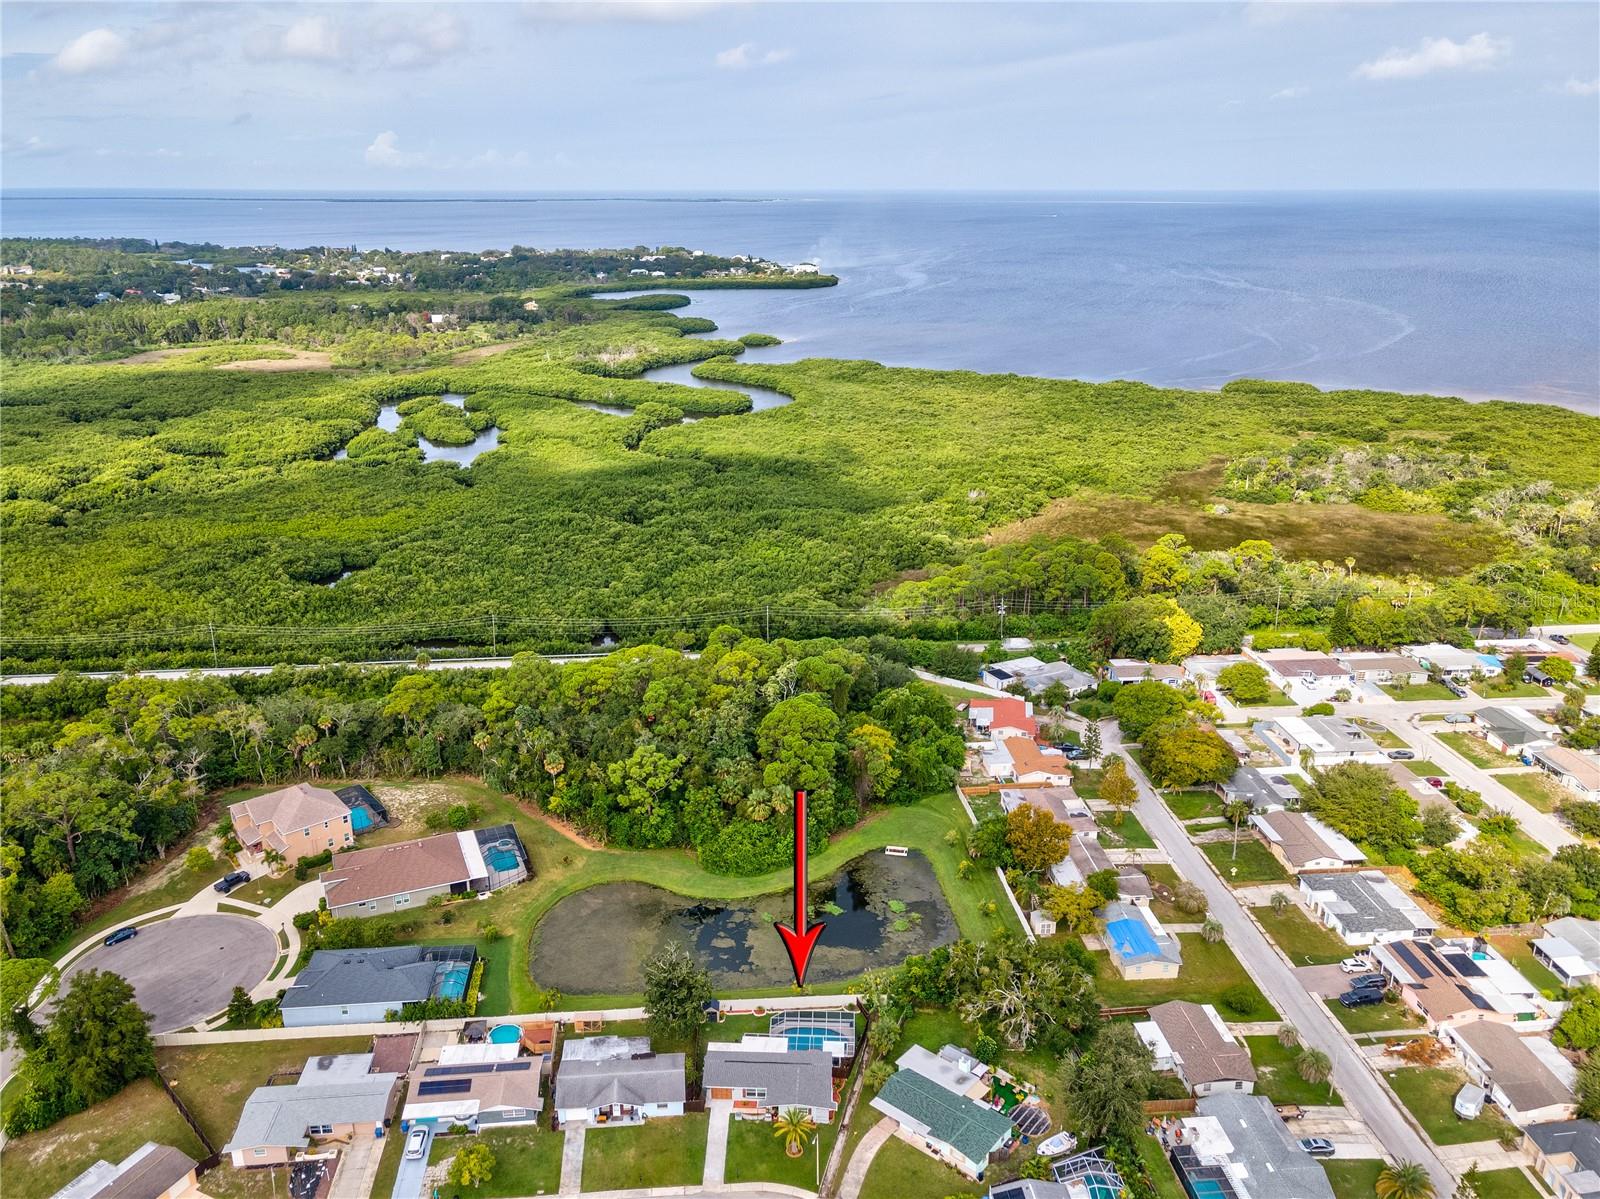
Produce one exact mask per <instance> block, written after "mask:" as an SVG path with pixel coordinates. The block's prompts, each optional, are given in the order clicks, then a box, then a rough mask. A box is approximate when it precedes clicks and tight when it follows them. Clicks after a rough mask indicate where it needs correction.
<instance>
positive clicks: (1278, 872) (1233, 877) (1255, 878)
mask: <svg viewBox="0 0 1600 1199" xmlns="http://www.w3.org/2000/svg"><path fill="white" fill-rule="evenodd" d="M1200 852H1201V853H1203V854H1205V855H1206V857H1208V858H1210V859H1211V864H1212V865H1213V866H1215V867H1216V868H1217V873H1218V874H1220V875H1222V878H1223V881H1224V882H1227V883H1229V884H1231V885H1233V886H1235V887H1244V886H1249V885H1251V884H1254V883H1281V882H1286V881H1288V878H1289V872H1288V871H1287V870H1285V869H1284V868H1283V863H1282V862H1280V861H1278V859H1277V858H1275V857H1273V856H1272V853H1271V852H1270V851H1269V850H1268V849H1267V847H1266V846H1265V845H1263V844H1261V842H1260V841H1257V840H1256V839H1255V838H1254V837H1247V836H1245V835H1244V834H1243V833H1241V834H1240V835H1239V852H1238V853H1237V854H1235V853H1234V847H1233V843H1232V842H1231V841H1213V842H1211V843H1210V844H1207V845H1202V846H1201V847H1200Z"/></svg>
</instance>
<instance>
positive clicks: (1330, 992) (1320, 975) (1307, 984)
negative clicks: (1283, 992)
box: [1294, 949, 1356, 999]
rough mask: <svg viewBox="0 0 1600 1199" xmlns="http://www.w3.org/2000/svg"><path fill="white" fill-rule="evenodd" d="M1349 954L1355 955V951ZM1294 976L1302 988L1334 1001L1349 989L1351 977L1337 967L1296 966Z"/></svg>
mask: <svg viewBox="0 0 1600 1199" xmlns="http://www.w3.org/2000/svg"><path fill="white" fill-rule="evenodd" d="M1350 952H1351V953H1355V952H1356V950H1354V949H1352V950H1351V951H1350ZM1294 976H1295V977H1296V978H1298V979H1299V980H1300V985H1301V986H1302V987H1304V988H1305V989H1306V990H1308V991H1310V992H1311V993H1312V994H1313V995H1321V996H1322V997H1323V998H1324V999H1336V998H1338V997H1339V996H1340V995H1343V994H1344V993H1345V992H1346V991H1348V990H1349V989H1350V979H1351V978H1352V977H1353V976H1352V975H1349V974H1346V973H1345V972H1344V971H1343V970H1341V969H1339V967H1337V966H1296V967H1295V968H1294Z"/></svg>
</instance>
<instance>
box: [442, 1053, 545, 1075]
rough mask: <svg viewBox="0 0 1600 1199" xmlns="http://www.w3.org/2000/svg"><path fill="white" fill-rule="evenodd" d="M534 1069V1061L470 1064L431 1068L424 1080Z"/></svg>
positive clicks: (519, 1060) (530, 1059)
mask: <svg viewBox="0 0 1600 1199" xmlns="http://www.w3.org/2000/svg"><path fill="white" fill-rule="evenodd" d="M531 1069H533V1059H532V1058H531V1057H530V1058H518V1059H517V1060H515V1061H510V1062H469V1063H467V1064H465V1065H459V1066H430V1067H429V1068H428V1069H426V1070H424V1071H423V1072H422V1076H423V1077H424V1078H442V1077H444V1076H445V1075H450V1074H455V1075H461V1074H506V1073H511V1072H514V1071H517V1070H531Z"/></svg>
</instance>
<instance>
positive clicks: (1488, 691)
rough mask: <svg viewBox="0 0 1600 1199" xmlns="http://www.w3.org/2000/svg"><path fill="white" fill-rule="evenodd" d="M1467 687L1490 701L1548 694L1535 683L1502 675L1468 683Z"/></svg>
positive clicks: (1538, 696)
mask: <svg viewBox="0 0 1600 1199" xmlns="http://www.w3.org/2000/svg"><path fill="white" fill-rule="evenodd" d="M1468 689H1469V690H1470V691H1472V692H1474V693H1476V694H1478V695H1481V696H1482V697H1483V698H1484V699H1487V700H1490V701H1493V700H1497V699H1544V698H1545V697H1546V696H1548V695H1549V694H1550V692H1549V691H1548V690H1546V689H1545V688H1543V687H1541V686H1539V685H1538V684H1537V683H1528V682H1524V681H1522V680H1520V679H1519V680H1517V681H1515V682H1513V681H1511V680H1510V679H1506V678H1503V677H1502V678H1495V679H1486V680H1485V681H1483V682H1481V683H1470V684H1468Z"/></svg>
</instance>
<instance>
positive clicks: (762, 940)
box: [529, 853, 957, 995]
mask: <svg viewBox="0 0 1600 1199" xmlns="http://www.w3.org/2000/svg"><path fill="white" fill-rule="evenodd" d="M793 908H794V898H793V895H792V893H791V892H787V891H782V892H778V893H777V894H773V895H763V896H760V897H758V898H755V899H750V900H743V901H731V902H724V901H721V900H706V899H692V898H688V897H686V896H682V895H674V894H673V893H672V892H671V891H666V890H663V889H662V888H660V887H654V886H651V885H649V884H648V883H602V884H600V885H599V886H595V887H590V888H588V889H587V890H585V891H579V892H578V893H577V894H575V895H569V896H567V898H565V899H563V900H561V901H560V902H559V903H557V904H556V905H555V906H554V907H553V908H551V909H550V911H549V912H548V913H546V914H545V916H544V918H543V919H542V920H540V921H539V924H538V926H537V928H535V930H534V936H533V949H532V954H531V957H530V961H529V972H530V973H531V974H532V976H533V979H534V981H535V982H536V983H538V984H539V985H540V986H541V987H554V988H557V989H559V990H560V991H562V992H564V993H565V994H568V995H597V994H602V995H617V994H633V993H636V992H639V991H642V990H643V989H644V977H643V973H642V969H641V967H642V964H643V962H644V960H645V958H647V957H649V956H650V954H652V953H654V952H655V951H656V950H657V949H659V948H661V946H662V945H663V944H664V943H665V942H667V941H677V942H678V943H680V944H682V945H683V946H684V947H685V948H687V949H688V950H689V952H690V953H692V954H693V955H694V957H695V958H696V960H697V961H699V962H700V963H701V964H702V965H704V966H705V967H706V968H707V969H709V970H710V971H711V981H712V984H713V985H714V986H715V987H716V988H717V989H718V990H739V989H745V988H752V987H779V986H784V985H785V984H791V983H793V982H794V973H793V971H792V970H791V968H790V966H789V959H788V957H787V956H786V955H785V953H784V950H783V946H782V943H781V942H780V941H779V938H778V934H777V932H776V931H775V930H774V929H773V928H772V925H773V924H774V923H775V922H776V921H778V920H782V921H784V922H786V923H787V922H788V921H790V920H791V919H793V915H794V911H793ZM811 919H812V921H813V922H816V921H819V920H820V921H822V922H824V923H826V924H827V926H828V927H827V928H826V929H825V930H824V931H823V933H822V936H821V937H820V939H819V940H818V941H817V948H816V950H815V952H814V953H813V954H812V957H811V968H810V972H809V973H808V974H807V976H806V981H807V982H808V983H829V982H841V981H843V980H845V979H850V978H854V977H856V976H857V975H859V974H861V973H862V972H863V971H865V970H870V969H872V968H873V967H875V966H889V965H894V964H896V963H898V962H900V961H901V960H903V959H904V958H907V957H909V956H911V955H912V954H917V953H926V952H927V951H928V950H930V949H933V948H935V947H936V946H939V945H948V944H949V943H950V942H952V941H954V940H955V939H956V935H957V930H956V922H955V916H954V915H953V914H952V912H951V911H950V905H949V904H948V903H946V902H945V898H944V893H943V892H942V891H941V890H940V889H939V882H938V879H937V878H935V877H934V873H933V868H932V867H931V866H930V865H929V864H928V861H927V859H926V858H924V857H922V855H920V854H911V855H909V856H907V857H903V858H895V857H889V856H888V855H886V854H881V853H878V854H868V855H863V856H862V857H859V858H855V859H853V860H852V861H850V862H848V863H846V865H845V866H844V868H843V869H842V870H841V871H840V872H839V873H838V874H836V875H835V876H834V877H833V878H832V879H830V880H828V881H827V882H825V883H822V884H820V885H817V886H813V887H812V888H811Z"/></svg>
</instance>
